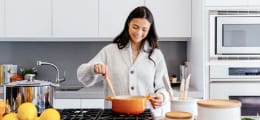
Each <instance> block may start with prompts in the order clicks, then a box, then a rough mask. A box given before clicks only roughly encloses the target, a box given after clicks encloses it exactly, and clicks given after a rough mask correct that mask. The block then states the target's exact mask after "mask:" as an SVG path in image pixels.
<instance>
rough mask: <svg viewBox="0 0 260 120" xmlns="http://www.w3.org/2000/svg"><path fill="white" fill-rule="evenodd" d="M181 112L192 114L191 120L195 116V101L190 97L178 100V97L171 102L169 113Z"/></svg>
mask: <svg viewBox="0 0 260 120" xmlns="http://www.w3.org/2000/svg"><path fill="white" fill-rule="evenodd" d="M175 111H182V112H189V113H191V114H192V120H194V117H195V116H196V115H197V100H196V99H194V98H191V97H188V98H186V99H179V98H178V97H176V98H174V100H171V112H175Z"/></svg>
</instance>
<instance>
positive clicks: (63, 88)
mask: <svg viewBox="0 0 260 120" xmlns="http://www.w3.org/2000/svg"><path fill="white" fill-rule="evenodd" d="M81 88H83V86H59V87H56V91H78V90H80V89H81Z"/></svg>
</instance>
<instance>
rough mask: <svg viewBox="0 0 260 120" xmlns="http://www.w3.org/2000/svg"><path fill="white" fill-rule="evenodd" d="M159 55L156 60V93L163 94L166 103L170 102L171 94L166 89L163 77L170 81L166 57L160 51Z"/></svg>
mask: <svg viewBox="0 0 260 120" xmlns="http://www.w3.org/2000/svg"><path fill="white" fill-rule="evenodd" d="M158 53H159V55H158V56H157V57H156V58H155V59H156V60H155V61H156V62H155V63H156V72H155V81H154V85H155V93H162V94H163V97H164V103H166V102H168V101H169V98H170V97H169V93H168V91H167V90H166V88H165V85H164V81H163V77H165V78H167V79H169V77H168V70H167V66H166V63H165V59H164V56H163V54H162V52H161V51H158Z"/></svg>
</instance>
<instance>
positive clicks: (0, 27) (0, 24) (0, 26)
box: [0, 0, 5, 37]
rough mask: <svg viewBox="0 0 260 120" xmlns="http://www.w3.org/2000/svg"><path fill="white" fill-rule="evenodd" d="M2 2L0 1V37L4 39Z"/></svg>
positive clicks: (2, 0)
mask: <svg viewBox="0 0 260 120" xmlns="http://www.w3.org/2000/svg"><path fill="white" fill-rule="evenodd" d="M4 24H5V23H4V0H0V37H4V29H5V25H4Z"/></svg>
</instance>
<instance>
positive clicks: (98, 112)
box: [59, 109, 153, 120]
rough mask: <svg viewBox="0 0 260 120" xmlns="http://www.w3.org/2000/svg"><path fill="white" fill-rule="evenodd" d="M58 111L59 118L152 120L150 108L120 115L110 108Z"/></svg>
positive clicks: (65, 119) (77, 119)
mask: <svg viewBox="0 0 260 120" xmlns="http://www.w3.org/2000/svg"><path fill="white" fill-rule="evenodd" d="M59 112H60V113H61V120H153V117H152V112H151V110H150V109H146V110H145V111H144V113H142V114H140V115H121V114H117V113H114V112H113V111H112V110H111V109H61V110H59Z"/></svg>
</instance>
